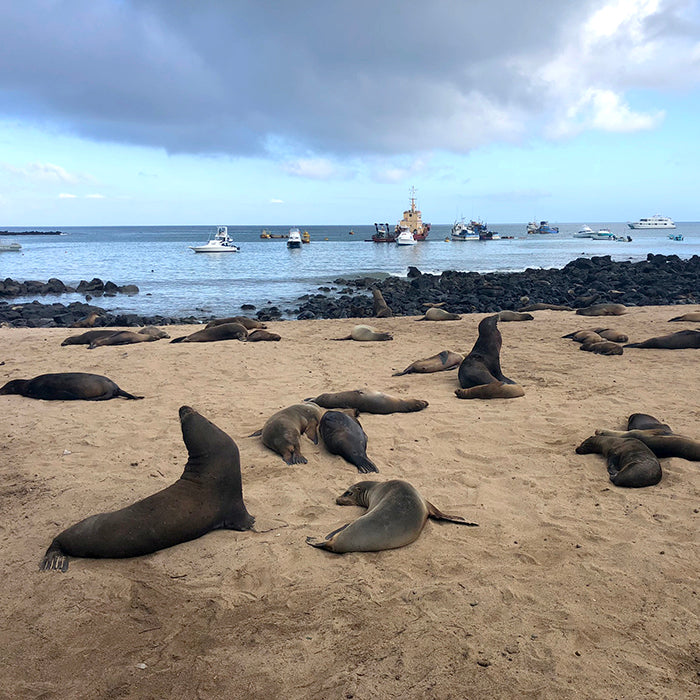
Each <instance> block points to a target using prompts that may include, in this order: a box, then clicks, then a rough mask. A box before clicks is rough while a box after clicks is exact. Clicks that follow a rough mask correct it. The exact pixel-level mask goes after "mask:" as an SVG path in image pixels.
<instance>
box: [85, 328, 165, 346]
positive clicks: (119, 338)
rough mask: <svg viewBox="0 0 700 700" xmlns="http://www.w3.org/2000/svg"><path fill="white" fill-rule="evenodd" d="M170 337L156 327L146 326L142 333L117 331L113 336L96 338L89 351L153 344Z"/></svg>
mask: <svg viewBox="0 0 700 700" xmlns="http://www.w3.org/2000/svg"><path fill="white" fill-rule="evenodd" d="M169 337H170V336H169V335H168V334H167V333H166V332H165V331H164V330H161V329H160V328H156V327H155V326H146V327H145V328H142V329H141V330H140V331H117V332H116V333H112V334H111V335H104V336H100V337H98V338H95V339H94V340H92V341H91V342H90V345H88V350H92V349H93V348H99V347H102V346H103V345H133V344H134V343H152V342H153V341H155V340H161V338H169Z"/></svg>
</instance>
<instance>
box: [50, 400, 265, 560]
mask: <svg viewBox="0 0 700 700" xmlns="http://www.w3.org/2000/svg"><path fill="white" fill-rule="evenodd" d="M180 424H181V427H182V438H183V440H184V442H185V447H186V448H187V454H188V460H187V464H186V465H185V470H184V472H183V473H182V476H181V477H180V478H179V479H178V480H177V481H176V482H175V483H174V484H172V485H171V486H168V488H166V489H163V490H162V491H158V492H157V493H154V494H153V495H152V496H149V497H148V498H144V499H143V500H141V501H137V502H136V503H133V504H132V505H130V506H127V507H126V508H122V509H121V510H117V511H113V512H111V513H100V514H99V515H93V516H91V517H89V518H86V519H85V520H81V521H80V522H79V523H77V524H75V525H73V526H72V527H69V528H68V529H67V530H64V531H63V532H62V533H61V534H60V535H58V537H56V538H55V539H54V541H53V542H52V543H51V546H50V547H49V548H48V550H47V551H46V554H45V555H44V558H43V560H42V562H41V565H40V568H41V569H42V570H43V571H48V570H50V569H54V570H58V571H65V570H66V569H67V568H68V558H67V557H69V556H71V557H91V558H110V559H111V558H121V557H138V556H141V555H142V554H151V553H152V552H156V551H158V550H159V549H165V548H166V547H172V546H173V545H176V544H180V543H181V542H188V541H189V540H194V539H196V538H197V537H201V536H202V535H204V534H206V533H207V532H210V531H211V530H221V529H226V530H250V529H251V528H252V526H253V522H254V520H255V518H253V516H252V515H250V514H249V513H248V511H247V510H246V507H245V504H244V503H243V489H242V485H241V467H240V460H239V455H238V447H237V446H236V443H235V442H234V441H233V440H232V439H231V438H230V437H229V436H228V435H227V434H226V433H225V432H224V431H223V430H220V429H219V428H217V427H216V426H215V425H214V424H213V423H211V422H210V421H208V420H207V419H206V418H204V416H201V415H200V414H199V413H197V411H195V410H194V409H193V408H190V407H189V406H182V407H181V408H180Z"/></svg>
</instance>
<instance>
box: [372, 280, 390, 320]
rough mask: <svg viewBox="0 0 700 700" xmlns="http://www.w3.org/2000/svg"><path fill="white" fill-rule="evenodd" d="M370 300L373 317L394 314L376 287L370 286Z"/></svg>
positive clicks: (384, 316)
mask: <svg viewBox="0 0 700 700" xmlns="http://www.w3.org/2000/svg"><path fill="white" fill-rule="evenodd" d="M372 301H373V304H372V313H373V315H374V317H375V318H390V317H391V316H393V315H394V314H393V312H392V311H391V309H390V308H389V307H388V305H387V303H386V301H384V296H383V295H382V292H381V290H380V289H379V288H378V287H372Z"/></svg>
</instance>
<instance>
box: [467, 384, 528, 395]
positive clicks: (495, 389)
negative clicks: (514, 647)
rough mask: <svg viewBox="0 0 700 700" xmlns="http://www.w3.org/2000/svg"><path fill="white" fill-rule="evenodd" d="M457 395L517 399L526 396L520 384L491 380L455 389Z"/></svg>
mask: <svg viewBox="0 0 700 700" xmlns="http://www.w3.org/2000/svg"><path fill="white" fill-rule="evenodd" d="M455 396H456V397H457V398H458V399H516V398H518V397H519V396H525V390H524V389H523V388H522V387H521V386H520V385H519V384H505V383H504V382H490V383H489V384H477V386H472V387H470V388H468V389H455Z"/></svg>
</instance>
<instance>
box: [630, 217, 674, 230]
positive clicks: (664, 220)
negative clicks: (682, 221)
mask: <svg viewBox="0 0 700 700" xmlns="http://www.w3.org/2000/svg"><path fill="white" fill-rule="evenodd" d="M627 225H628V226H629V227H630V228H634V229H640V228H676V224H675V223H673V219H669V217H668V216H661V215H660V214H654V216H647V217H644V218H642V219H640V220H639V221H634V222H633V223H628V224H627Z"/></svg>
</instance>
